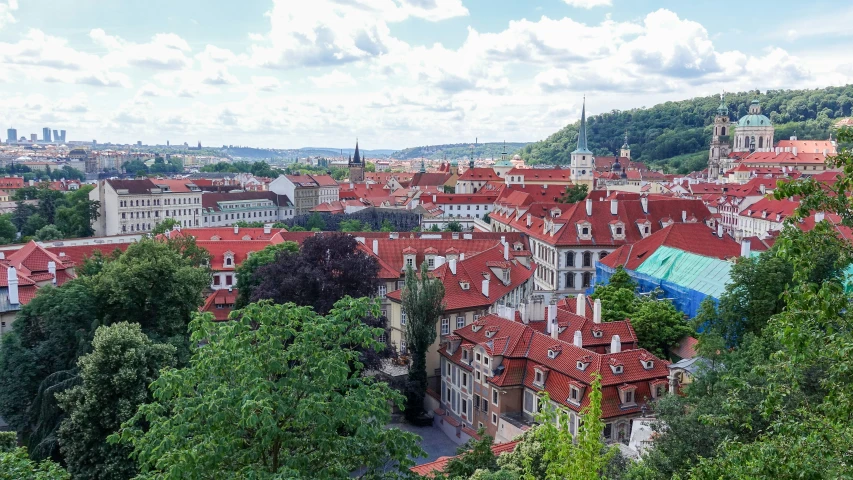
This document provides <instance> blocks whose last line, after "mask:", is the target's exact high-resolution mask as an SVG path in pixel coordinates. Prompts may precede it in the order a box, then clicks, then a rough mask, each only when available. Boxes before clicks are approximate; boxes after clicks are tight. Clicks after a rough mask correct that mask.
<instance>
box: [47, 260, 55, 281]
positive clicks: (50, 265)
mask: <svg viewBox="0 0 853 480" xmlns="http://www.w3.org/2000/svg"><path fill="white" fill-rule="evenodd" d="M47 273H49V274H50V275H51V276H52V277H53V284H54V285H56V262H54V261H50V262H47Z"/></svg>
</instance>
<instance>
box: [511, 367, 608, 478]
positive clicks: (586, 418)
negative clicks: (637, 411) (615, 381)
mask: <svg viewBox="0 0 853 480" xmlns="http://www.w3.org/2000/svg"><path fill="white" fill-rule="evenodd" d="M589 388H590V392H589V403H588V404H587V406H586V407H584V408H583V409H582V410H581V412H580V414H581V417H582V418H583V422H582V423H581V426H580V427H579V428H578V434H577V436H576V437H575V436H573V435H572V433H571V432H570V431H569V429H568V425H569V421H570V419H569V414H568V412H566V411H565V410H563V409H561V408H558V407H555V406H554V405H553V404H552V403H551V401H550V398H549V397H548V393H547V392H546V393H545V394H544V395H543V398H542V400H541V403H542V405H543V406H544V407H543V410H542V412H540V414H539V418H538V420H539V422H540V423H541V425H540V426H539V427H538V428H539V429H541V432H540V433H541V435H542V444H543V446H544V448H545V451H544V453H543V455H542V461H543V462H544V463H545V465H546V467H545V471H546V477H545V478H554V479H558V478H559V479H563V478H564V479H569V480H587V479H588V480H597V479H598V478H600V477H599V474H600V472H602V471H603V470H604V469H605V467H607V465H608V463H609V462H610V458H611V457H612V456H613V455H616V451H615V449H614V448H610V449H606V448H605V445H604V441H603V440H602V438H603V434H604V422H603V421H601V377H600V376H599V375H598V374H594V375H593V381H592V384H591V385H590V387H589ZM602 452H604V454H602ZM525 478H526V479H529V480H533V479H534V478H535V477H534V476H533V472H532V471H526V472H525Z"/></svg>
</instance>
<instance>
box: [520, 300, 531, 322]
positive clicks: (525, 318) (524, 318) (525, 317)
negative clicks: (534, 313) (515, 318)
mask: <svg viewBox="0 0 853 480" xmlns="http://www.w3.org/2000/svg"><path fill="white" fill-rule="evenodd" d="M518 313H519V314H520V315H521V323H523V324H525V325H527V324H528V323H530V312H528V311H527V303H525V302H521V303H519V304H518Z"/></svg>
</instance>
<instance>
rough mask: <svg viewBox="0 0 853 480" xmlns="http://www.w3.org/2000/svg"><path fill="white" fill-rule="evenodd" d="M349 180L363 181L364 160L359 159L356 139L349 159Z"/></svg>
mask: <svg viewBox="0 0 853 480" xmlns="http://www.w3.org/2000/svg"><path fill="white" fill-rule="evenodd" d="M349 181H350V182H363V181H364V162H363V161H362V159H361V155H360V154H359V153H358V140H356V141H355V152H354V153H353V155H352V158H350V161H349Z"/></svg>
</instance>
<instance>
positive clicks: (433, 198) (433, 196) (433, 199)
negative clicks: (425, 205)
mask: <svg viewBox="0 0 853 480" xmlns="http://www.w3.org/2000/svg"><path fill="white" fill-rule="evenodd" d="M432 203H435V194H433V195H432Z"/></svg>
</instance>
